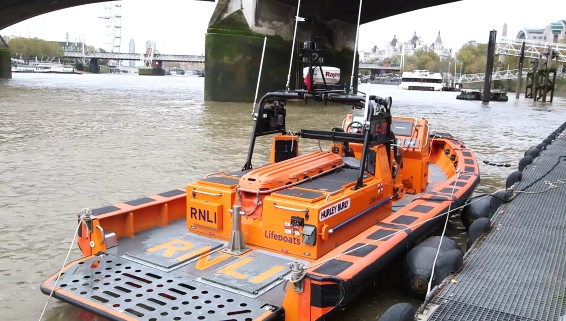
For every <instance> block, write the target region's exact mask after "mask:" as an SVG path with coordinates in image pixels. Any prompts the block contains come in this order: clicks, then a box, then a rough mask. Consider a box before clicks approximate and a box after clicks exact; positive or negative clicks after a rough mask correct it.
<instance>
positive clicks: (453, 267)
mask: <svg viewBox="0 0 566 321" xmlns="http://www.w3.org/2000/svg"><path fill="white" fill-rule="evenodd" d="M442 243H444V241H443V242H442ZM462 262H464V252H463V251H462V249H461V248H460V247H459V246H458V248H456V249H452V250H448V251H446V252H444V253H442V255H440V254H438V259H437V260H436V264H435V266H434V279H433V280H432V284H431V288H432V287H435V286H437V285H439V284H440V283H442V281H444V279H446V278H447V277H448V276H450V274H452V273H454V272H456V271H458V270H459V269H460V268H461V267H462Z"/></svg>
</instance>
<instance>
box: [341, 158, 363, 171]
mask: <svg viewBox="0 0 566 321" xmlns="http://www.w3.org/2000/svg"><path fill="white" fill-rule="evenodd" d="M342 160H343V161H344V164H345V165H346V167H347V168H351V169H360V165H361V162H360V160H359V159H357V158H355V157H342Z"/></svg>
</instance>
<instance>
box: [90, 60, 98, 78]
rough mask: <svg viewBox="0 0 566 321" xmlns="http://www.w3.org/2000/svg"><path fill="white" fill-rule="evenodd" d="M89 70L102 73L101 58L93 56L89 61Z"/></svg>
mask: <svg viewBox="0 0 566 321" xmlns="http://www.w3.org/2000/svg"><path fill="white" fill-rule="evenodd" d="M89 71H90V72H92V73H95V74H99V73H100V60H99V59H97V58H92V59H91V60H90V63H89Z"/></svg>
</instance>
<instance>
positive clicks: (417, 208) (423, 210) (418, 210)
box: [410, 205, 434, 213]
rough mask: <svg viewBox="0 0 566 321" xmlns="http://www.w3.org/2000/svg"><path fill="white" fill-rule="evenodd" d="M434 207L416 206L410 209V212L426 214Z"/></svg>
mask: <svg viewBox="0 0 566 321" xmlns="http://www.w3.org/2000/svg"><path fill="white" fill-rule="evenodd" d="M433 208H434V207H432V206H426V205H417V206H415V207H413V208H411V209H410V211H411V212H416V213H428V212H430V211H431V210H432V209H433Z"/></svg>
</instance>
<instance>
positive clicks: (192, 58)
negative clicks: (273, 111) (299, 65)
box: [64, 51, 401, 71]
mask: <svg viewBox="0 0 566 321" xmlns="http://www.w3.org/2000/svg"><path fill="white" fill-rule="evenodd" d="M64 55H65V57H67V58H84V59H110V60H140V61H145V60H147V59H148V56H147V55H145V54H138V53H118V52H91V53H85V54H84V55H83V53H82V52H76V51H65V52H64ZM152 60H154V61H178V62H204V56H198V55H164V54H158V53H156V54H154V55H153V57H152ZM358 68H359V69H380V70H395V71H399V70H401V67H400V66H396V65H393V66H382V65H380V64H373V63H360V64H359V65H358Z"/></svg>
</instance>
